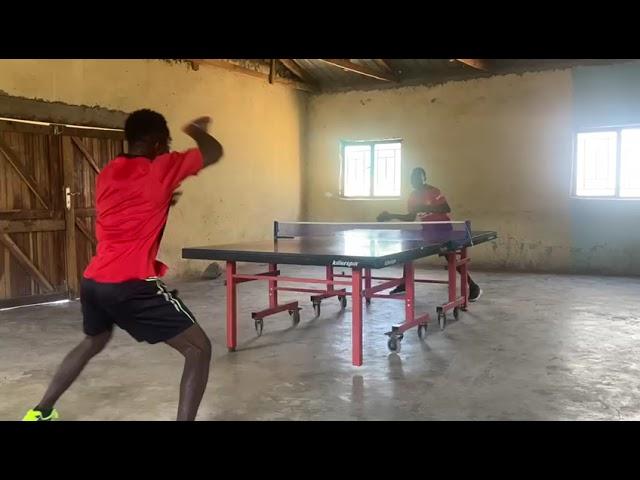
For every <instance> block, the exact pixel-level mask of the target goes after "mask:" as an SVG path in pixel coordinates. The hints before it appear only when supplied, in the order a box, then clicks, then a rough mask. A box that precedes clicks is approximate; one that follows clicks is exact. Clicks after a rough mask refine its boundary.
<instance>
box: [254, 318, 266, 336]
mask: <svg viewBox="0 0 640 480" xmlns="http://www.w3.org/2000/svg"><path fill="white" fill-rule="evenodd" d="M254 326H255V327H256V333H257V334H258V336H260V335H262V329H263V327H264V321H263V320H262V319H261V318H256V320H255V322H254Z"/></svg>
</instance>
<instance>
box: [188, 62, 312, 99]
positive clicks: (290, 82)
mask: <svg viewBox="0 0 640 480" xmlns="http://www.w3.org/2000/svg"><path fill="white" fill-rule="evenodd" d="M190 61H191V62H193V63H195V64H197V65H210V66H212V67H218V68H223V69H225V70H230V71H232V72H237V73H242V74H245V75H251V76H252V77H256V78H262V79H264V80H269V75H268V74H266V73H262V72H258V71H256V70H251V69H250V68H245V67H242V66H240V65H236V64H234V63H230V62H225V61H224V60H215V59H191V60H190ZM273 81H274V83H280V84H283V85H288V86H290V87H293V88H296V89H298V90H304V91H306V92H317V89H316V88H315V87H314V86H313V85H309V84H307V83H304V82H299V81H297V80H290V79H288V78H282V77H278V76H275V77H274V79H273Z"/></svg>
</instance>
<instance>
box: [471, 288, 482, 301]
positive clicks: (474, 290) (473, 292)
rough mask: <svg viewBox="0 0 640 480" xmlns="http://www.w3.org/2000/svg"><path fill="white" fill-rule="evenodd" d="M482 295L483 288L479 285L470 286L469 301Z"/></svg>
mask: <svg viewBox="0 0 640 480" xmlns="http://www.w3.org/2000/svg"><path fill="white" fill-rule="evenodd" d="M481 296H482V289H481V288H480V287H479V286H478V285H473V286H472V287H471V288H469V301H470V302H475V301H476V300H478V299H479V298H480V297H481Z"/></svg>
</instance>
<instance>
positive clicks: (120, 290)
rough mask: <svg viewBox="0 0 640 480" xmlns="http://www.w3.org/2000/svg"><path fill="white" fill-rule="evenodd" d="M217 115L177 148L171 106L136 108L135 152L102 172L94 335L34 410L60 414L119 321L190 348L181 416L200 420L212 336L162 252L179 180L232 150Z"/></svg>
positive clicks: (131, 129)
mask: <svg viewBox="0 0 640 480" xmlns="http://www.w3.org/2000/svg"><path fill="white" fill-rule="evenodd" d="M209 122H210V119H209V117H202V118H198V119H197V120H194V121H193V122H191V123H189V124H188V125H186V126H185V127H184V128H183V132H184V133H186V134H187V135H189V136H190V137H191V138H193V139H194V140H195V142H196V145H197V147H198V148H192V149H190V150H187V151H185V152H170V151H169V145H170V142H171V137H170V134H169V128H168V127H167V122H166V120H165V119H164V117H163V116H162V115H160V114H159V113H156V112H153V111H151V110H139V111H137V112H134V113H132V114H131V115H130V116H129V117H128V118H127V121H126V123H125V137H126V139H127V142H128V144H129V153H128V154H121V155H119V156H118V157H116V158H115V159H113V160H112V161H111V162H109V164H108V165H107V166H106V167H105V168H104V169H103V170H102V171H101V172H100V174H99V175H98V179H97V188H96V212H97V219H96V236H97V239H98V247H97V253H96V256H95V257H93V259H92V260H91V262H90V264H89V266H88V267H87V269H86V270H85V272H84V275H83V279H82V283H81V287H80V301H81V304H82V315H83V329H84V333H85V335H86V337H85V339H84V340H82V342H80V344H79V345H77V346H76V347H75V348H74V349H73V350H72V351H71V352H70V353H69V354H68V355H67V356H66V357H65V359H64V361H63V362H62V365H61V366H60V367H59V369H58V371H57V372H56V374H55V376H54V377H53V380H52V382H51V384H50V385H49V388H48V389H47V391H46V393H45V394H44V397H43V398H42V400H41V401H40V403H38V405H37V406H36V407H35V408H34V409H32V410H30V411H29V412H27V415H26V416H25V417H24V420H27V421H42V420H53V419H56V418H58V413H57V411H56V410H55V409H54V404H55V403H56V401H57V400H58V399H59V398H60V396H61V395H62V394H63V393H64V392H65V391H66V390H67V389H68V388H69V387H70V386H71V384H72V383H73V382H74V381H75V380H76V378H77V377H78V376H79V375H80V373H81V372H82V370H83V369H84V367H85V366H86V365H87V363H88V362H89V360H91V358H93V357H94V356H95V355H97V354H98V353H100V352H101V351H102V349H103V348H104V347H105V346H106V345H107V343H108V342H109V340H110V339H111V335H112V331H113V327H114V325H118V326H119V327H120V328H122V329H123V330H126V331H127V332H128V333H129V334H130V335H131V336H132V337H133V338H135V339H136V340H138V341H139V342H142V341H146V342H148V343H152V344H153V343H158V342H164V343H166V344H168V345H170V346H171V347H173V348H174V349H176V350H177V351H178V352H180V353H181V354H182V355H183V356H184V358H185V363H184V371H183V374H182V381H181V383H180V401H179V405H178V415H177V419H178V420H195V418H196V414H197V412H198V407H199V406H200V401H201V400H202V396H203V394H204V391H205V388H206V386H207V382H208V379H209V364H210V362H211V342H210V341H209V338H208V337H207V335H206V334H205V332H204V331H203V330H202V328H201V327H200V326H199V325H198V324H197V322H196V320H195V318H194V316H193V314H192V313H191V312H190V311H189V309H188V308H187V307H186V306H185V305H184V303H183V302H182V300H180V298H178V297H177V292H175V291H173V292H170V291H169V290H168V289H167V287H166V285H165V284H164V283H163V282H162V281H161V280H160V277H162V276H163V275H164V274H165V273H166V271H167V269H168V268H167V266H166V265H164V264H163V263H161V262H159V261H157V260H156V255H157V253H158V248H159V247H160V240H161V238H162V233H163V231H164V227H165V224H166V222H167V217H168V215H169V209H170V207H171V205H173V204H174V201H175V198H176V197H175V195H176V192H175V191H176V189H177V188H178V187H179V185H180V183H181V182H182V181H183V180H184V179H186V178H187V177H189V176H192V175H196V174H197V173H198V172H199V171H200V170H202V169H203V168H205V167H208V166H210V165H213V164H214V163H216V162H217V161H218V160H219V159H220V157H221V156H222V153H223V152H222V146H221V145H220V143H219V142H218V141H217V140H216V139H215V138H213V137H212V136H211V135H209V134H208V133H207V129H208V125H209Z"/></svg>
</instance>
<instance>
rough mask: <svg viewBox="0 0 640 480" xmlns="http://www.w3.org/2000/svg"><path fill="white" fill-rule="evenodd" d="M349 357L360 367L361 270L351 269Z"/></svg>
mask: <svg viewBox="0 0 640 480" xmlns="http://www.w3.org/2000/svg"><path fill="white" fill-rule="evenodd" d="M351 302H352V307H351V308H352V311H351V355H352V362H351V363H353V365H355V366H356V367H359V366H361V365H362V269H361V268H357V267H356V268H352V269H351Z"/></svg>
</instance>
